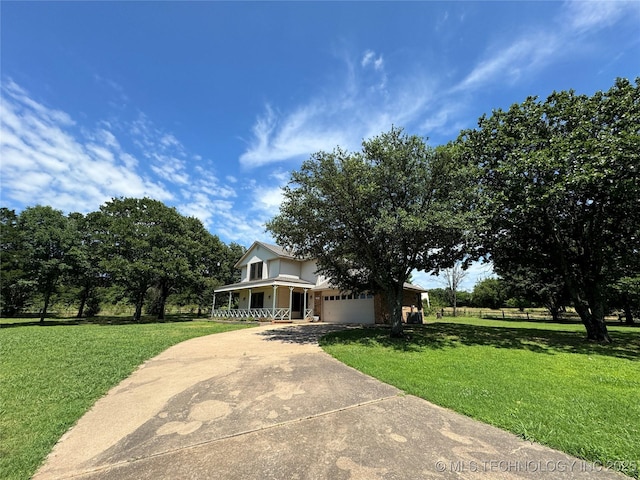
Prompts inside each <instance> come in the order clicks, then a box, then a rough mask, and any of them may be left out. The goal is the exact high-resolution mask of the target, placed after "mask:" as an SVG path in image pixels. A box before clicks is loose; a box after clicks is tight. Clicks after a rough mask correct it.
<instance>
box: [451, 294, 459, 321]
mask: <svg viewBox="0 0 640 480" xmlns="http://www.w3.org/2000/svg"><path fill="white" fill-rule="evenodd" d="M452 303H453V316H454V317H457V316H458V292H456V291H455V290H454V291H453V302H452Z"/></svg>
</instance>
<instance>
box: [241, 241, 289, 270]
mask: <svg viewBox="0 0 640 480" xmlns="http://www.w3.org/2000/svg"><path fill="white" fill-rule="evenodd" d="M258 246H260V247H262V248H264V249H266V250H268V251H270V252H271V253H273V254H274V255H276V256H277V257H280V258H289V259H296V260H299V259H298V258H297V257H296V256H295V255H294V254H293V252H292V251H291V250H289V249H286V248H283V247H281V246H279V245H272V244H270V243H264V242H258V241H255V242H253V244H252V245H251V246H250V247H249V248H248V249H247V251H246V252H245V253H244V255H242V257H240V260H238V261H237V262H236V264H235V265H234V267H235V268H239V267H240V265H241V264H242V263H243V262H245V261H246V260H247V258H248V257H249V256H250V254H251V252H252V251H253V250H254V249H255V248H256V247H258Z"/></svg>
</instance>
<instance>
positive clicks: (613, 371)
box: [322, 318, 640, 478]
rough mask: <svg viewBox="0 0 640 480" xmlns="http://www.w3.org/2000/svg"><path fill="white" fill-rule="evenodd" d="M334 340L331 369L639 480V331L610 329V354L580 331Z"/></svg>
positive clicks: (383, 334) (527, 328) (446, 332)
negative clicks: (352, 372) (349, 371)
mask: <svg viewBox="0 0 640 480" xmlns="http://www.w3.org/2000/svg"><path fill="white" fill-rule="evenodd" d="M405 330H406V333H408V334H409V335H410V337H411V338H410V339H407V340H392V339H390V337H389V332H388V330H385V329H380V328H371V329H368V328H365V329H356V330H348V331H344V332H338V333H334V334H331V335H329V336H327V337H325V338H324V339H323V340H322V346H323V348H324V349H325V350H326V351H327V352H328V353H330V354H331V355H333V356H334V357H336V358H337V359H338V360H340V361H342V362H344V363H346V364H347V365H350V366H352V367H354V368H357V369H358V370H361V371H362V372H365V373H367V374H369V375H371V376H373V377H376V378H378V379H380V380H382V381H383V382H386V383H389V384H391V385H395V386H396V387H398V388H400V389H402V390H403V391H405V392H407V393H409V394H412V395H416V396H419V397H422V398H424V399H426V400H429V401H431V402H433V403H435V404H438V405H441V406H443V407H447V408H450V409H452V410H455V411H457V412H460V413H462V414H464V415H468V416H470V417H473V418H476V419H478V420H481V421H483V422H486V423H489V424H492V425H495V426H497V427H499V428H502V429H505V430H508V431H511V432H513V433H515V434H517V435H519V436H521V437H523V438H525V439H527V440H531V441H535V442H539V443H543V444H545V445H548V446H551V447H553V448H556V449H559V450H562V451H564V452H567V453H569V454H571V455H575V456H577V457H580V458H583V459H585V460H588V461H591V462H597V464H598V465H605V466H610V467H612V468H614V469H616V470H619V471H621V472H623V473H625V474H627V475H629V476H632V477H635V478H640V471H639V467H640V329H638V328H631V327H618V326H615V327H611V328H610V333H611V336H612V337H613V339H614V342H615V343H614V344H612V345H598V344H593V343H587V342H586V341H585V340H584V338H585V334H584V329H583V327H582V326H581V325H567V324H550V323H540V322H537V323H536V322H514V321H508V322H504V321H496V320H479V319H471V318H464V319H460V318H457V319H447V321H443V322H440V323H431V324H427V325H420V326H415V327H413V328H405Z"/></svg>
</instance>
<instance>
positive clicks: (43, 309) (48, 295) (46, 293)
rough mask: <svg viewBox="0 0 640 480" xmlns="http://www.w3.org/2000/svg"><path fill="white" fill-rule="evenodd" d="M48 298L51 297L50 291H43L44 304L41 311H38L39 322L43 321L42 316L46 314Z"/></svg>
mask: <svg viewBox="0 0 640 480" xmlns="http://www.w3.org/2000/svg"><path fill="white" fill-rule="evenodd" d="M50 299H51V292H45V294H44V305H43V306H42V311H41V312H40V323H44V318H45V317H46V316H47V309H48V308H49V300H50Z"/></svg>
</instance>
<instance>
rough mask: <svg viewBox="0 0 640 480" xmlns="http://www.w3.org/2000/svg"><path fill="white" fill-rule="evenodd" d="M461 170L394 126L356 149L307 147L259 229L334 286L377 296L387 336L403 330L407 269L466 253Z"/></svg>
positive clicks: (443, 262) (431, 266)
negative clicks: (275, 210)
mask: <svg viewBox="0 0 640 480" xmlns="http://www.w3.org/2000/svg"><path fill="white" fill-rule="evenodd" d="M463 173H464V172H463V171H462V170H460V169H458V168H456V166H455V165H454V164H453V163H452V157H451V156H450V155H448V154H447V152H446V151H444V150H442V151H437V150H435V149H433V148H429V147H428V146H427V145H426V144H425V142H424V141H423V139H421V138H420V137H418V136H410V135H407V134H405V133H404V132H403V131H402V130H401V129H396V128H393V129H391V131H389V132H386V133H383V134H381V135H379V136H377V137H374V138H372V139H370V140H365V141H364V142H363V143H362V151H361V152H355V153H349V152H346V151H344V150H342V149H340V148H336V149H335V150H334V151H333V152H331V153H327V152H318V153H315V154H313V155H312V156H311V158H310V159H309V160H307V161H306V162H304V163H303V165H302V167H301V168H300V170H298V171H294V172H293V173H292V174H291V180H290V182H289V185H288V186H287V187H286V188H285V189H284V201H283V203H282V205H281V207H280V213H279V214H278V215H277V216H275V217H274V218H273V219H272V220H271V221H270V222H268V224H267V228H268V229H269V230H270V231H271V232H272V233H273V234H274V236H275V238H276V240H277V241H278V243H279V244H280V245H282V246H285V247H289V248H291V249H293V251H295V252H296V254H297V255H299V256H301V257H310V258H315V259H316V260H317V262H318V270H319V272H320V273H322V274H324V275H326V276H327V277H329V278H330V279H331V280H332V282H333V283H334V284H335V286H336V287H337V288H340V289H342V290H343V291H364V290H368V291H372V292H379V293H381V294H382V295H383V297H384V299H385V300H386V305H387V308H388V313H389V315H390V319H391V324H392V335H401V334H402V321H401V320H402V294H403V287H404V283H405V282H406V281H407V279H408V278H409V276H410V274H411V272H412V271H413V270H414V269H421V270H426V271H431V270H434V269H438V268H440V267H446V266H449V265H450V264H451V263H452V262H453V261H454V260H455V259H457V258H459V257H460V256H461V255H462V253H463V251H464V248H463V247H464V244H465V241H466V240H467V233H468V221H469V209H468V208H466V207H468V205H467V204H468V201H469V197H468V196H465V195H464V193H465V192H468V190H467V189H466V188H465V185H464V180H465V179H466V177H465V175H464V174H463Z"/></svg>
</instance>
